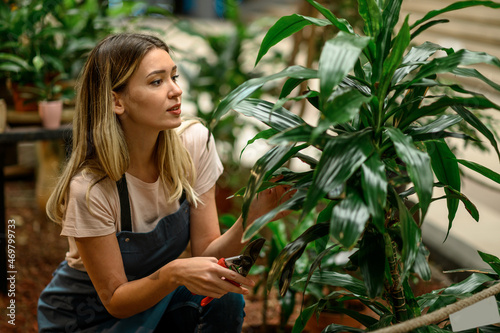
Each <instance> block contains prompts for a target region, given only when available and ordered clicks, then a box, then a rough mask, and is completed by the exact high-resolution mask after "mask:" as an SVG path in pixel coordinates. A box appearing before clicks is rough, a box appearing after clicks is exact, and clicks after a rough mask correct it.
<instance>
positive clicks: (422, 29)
mask: <svg viewBox="0 0 500 333" xmlns="http://www.w3.org/2000/svg"><path fill="white" fill-rule="evenodd" d="M448 22H450V20H446V19H444V20H434V21H430V22H427V23H426V24H424V25H422V26H420V27H419V28H418V29H417V30H416V31H415V32H413V33H412V34H411V40H413V39H415V37H417V36H418V35H420V34H421V33H422V32H424V31H425V30H427V29H429V28H430V27H433V26H435V25H437V24H441V23H448Z"/></svg>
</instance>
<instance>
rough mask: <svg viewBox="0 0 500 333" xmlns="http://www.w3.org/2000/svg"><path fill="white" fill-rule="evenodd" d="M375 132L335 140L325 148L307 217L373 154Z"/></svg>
mask: <svg viewBox="0 0 500 333" xmlns="http://www.w3.org/2000/svg"><path fill="white" fill-rule="evenodd" d="M371 134H372V133H371V132H370V131H361V132H356V133H352V134H345V135H342V136H337V137H333V138H332V139H331V140H330V141H328V143H327V144H326V146H325V149H324V150H323V154H322V155H321V158H320V161H319V164H318V166H317V168H316V170H315V172H314V179H313V185H312V186H311V188H310V189H309V192H308V194H307V199H306V203H305V204H304V209H303V216H305V214H307V213H308V212H309V211H311V209H313V207H314V206H316V203H317V202H318V200H320V199H321V198H322V197H323V196H324V195H325V194H327V193H328V192H330V191H331V190H333V189H335V188H337V187H339V186H341V185H343V183H344V182H345V181H346V180H347V179H349V177H351V175H352V174H353V173H354V172H355V171H356V170H357V169H358V168H359V167H360V166H361V164H363V163H364V161H365V160H366V159H367V158H368V157H369V156H370V155H371V153H372V151H373V149H374V148H373V145H372V143H371Z"/></svg>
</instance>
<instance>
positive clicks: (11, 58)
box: [0, 53, 32, 71]
mask: <svg viewBox="0 0 500 333" xmlns="http://www.w3.org/2000/svg"><path fill="white" fill-rule="evenodd" d="M0 60H1V61H2V62H4V61H5V62H10V63H12V64H14V65H16V66H17V67H18V68H19V69H20V70H25V71H29V70H32V67H31V65H30V64H29V63H28V62H27V61H26V60H24V59H23V58H21V57H18V56H16V55H14V54H10V53H0Z"/></svg>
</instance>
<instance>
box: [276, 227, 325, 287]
mask: <svg viewBox="0 0 500 333" xmlns="http://www.w3.org/2000/svg"><path fill="white" fill-rule="evenodd" d="M328 229H329V223H318V224H315V225H313V226H312V227H310V228H309V229H307V230H306V231H305V232H304V233H303V234H302V235H300V236H299V237H298V238H297V239H296V240H294V241H292V242H291V243H289V244H288V245H287V246H285V248H284V249H283V250H282V251H281V252H280V254H279V255H278V257H277V258H276V259H275V260H274V262H273V265H272V267H271V270H270V271H269V277H268V279H267V289H268V290H271V288H272V286H273V284H274V282H275V281H276V280H277V279H278V278H280V294H281V295H284V294H285V292H286V290H287V289H288V286H289V285H290V282H291V278H292V274H293V270H294V267H295V262H296V261H297V259H298V258H300V256H301V255H302V253H304V250H305V249H306V246H307V245H308V244H309V243H310V242H312V241H314V240H316V239H318V238H321V237H323V236H325V235H326V234H328Z"/></svg>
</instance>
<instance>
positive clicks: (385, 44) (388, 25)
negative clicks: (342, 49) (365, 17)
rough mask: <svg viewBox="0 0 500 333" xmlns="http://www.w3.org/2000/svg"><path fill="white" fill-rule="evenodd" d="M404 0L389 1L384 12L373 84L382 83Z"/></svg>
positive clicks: (374, 64) (377, 43) (377, 42)
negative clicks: (383, 72) (383, 71)
mask: <svg viewBox="0 0 500 333" xmlns="http://www.w3.org/2000/svg"><path fill="white" fill-rule="evenodd" d="M401 3H402V0H388V1H387V2H386V6H385V8H384V10H383V12H382V22H383V24H382V29H381V30H380V33H379V35H378V38H377V41H376V43H375V44H376V58H375V62H374V63H373V68H372V71H373V72H372V84H375V83H376V82H380V79H381V76H382V69H383V65H384V62H385V61H386V59H387V56H388V55H389V52H390V50H391V47H392V35H393V32H394V27H395V26H396V24H397V23H398V21H399V14H400V11H401Z"/></svg>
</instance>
